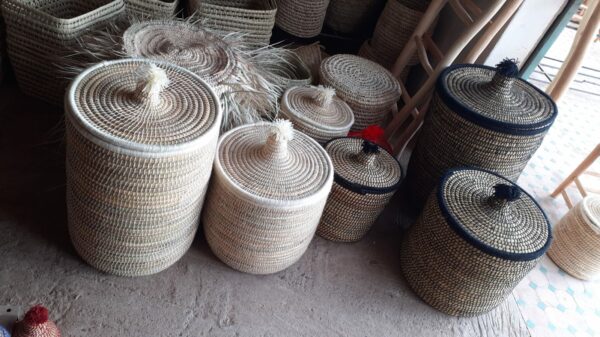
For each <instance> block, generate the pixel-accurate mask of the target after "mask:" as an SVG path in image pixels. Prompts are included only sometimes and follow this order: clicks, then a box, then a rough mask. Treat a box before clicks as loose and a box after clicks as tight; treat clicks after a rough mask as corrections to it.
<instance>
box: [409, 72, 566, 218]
mask: <svg viewBox="0 0 600 337" xmlns="http://www.w3.org/2000/svg"><path fill="white" fill-rule="evenodd" d="M517 75H518V68H517V66H516V64H514V63H513V62H511V61H504V62H502V63H501V64H499V65H498V68H496V69H495V68H491V67H486V66H480V65H455V66H451V67H448V68H447V69H445V70H444V71H443V72H442V74H441V75H440V77H439V78H438V81H437V84H436V90H435V94H434V97H433V101H432V103H431V105H430V108H429V109H430V110H429V113H428V114H427V116H426V119H425V122H424V124H423V127H422V130H421V133H420V136H419V139H418V141H417V144H416V147H415V149H414V152H413V154H412V157H411V159H410V162H409V166H408V172H407V173H408V176H407V184H408V190H409V191H410V193H411V195H412V196H413V200H414V201H415V202H416V204H417V205H419V206H420V205H423V203H424V202H425V200H426V199H427V197H428V195H429V193H431V191H432V190H433V189H434V188H435V186H436V185H437V183H438V181H439V178H440V177H441V176H442V174H443V173H444V172H445V171H446V170H447V169H449V168H452V167H458V166H474V167H480V168H484V169H488V170H491V171H494V172H497V173H499V174H501V175H502V176H504V177H506V178H508V179H510V180H513V181H516V180H517V179H518V177H519V175H520V174H521V172H522V171H523V169H524V168H525V166H526V165H527V162H528V161H529V159H530V158H531V156H532V155H533V154H534V153H535V151H536V150H537V149H538V147H539V146H540V144H541V143H542V140H543V139H544V136H545V135H546V133H547V131H548V129H549V128H550V127H551V126H552V123H553V122H554V119H555V118H556V115H557V109H556V105H555V104H554V102H553V101H552V99H551V98H550V97H549V96H548V95H546V94H545V93H543V92H542V91H540V90H539V89H538V88H536V87H535V86H533V85H531V84H530V83H528V82H526V81H523V80H521V79H519V78H517Z"/></svg>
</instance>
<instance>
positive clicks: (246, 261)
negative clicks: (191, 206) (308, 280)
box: [202, 120, 333, 274]
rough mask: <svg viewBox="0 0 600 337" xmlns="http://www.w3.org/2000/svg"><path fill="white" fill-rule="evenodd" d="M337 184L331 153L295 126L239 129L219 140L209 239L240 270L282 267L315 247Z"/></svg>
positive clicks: (205, 217)
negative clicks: (309, 246)
mask: <svg viewBox="0 0 600 337" xmlns="http://www.w3.org/2000/svg"><path fill="white" fill-rule="evenodd" d="M332 183H333V167H332V164H331V160H330V159H329V156H328V155H327V153H326V152H325V150H324V149H323V148H322V147H321V146H320V145H319V144H318V143H317V142H316V141H314V140H313V139H311V138H310V137H308V136H306V135H304V134H302V133H301V132H298V131H294V130H293V129H292V125H291V123H290V122H289V121H284V120H276V121H275V122H274V123H265V122H263V123H257V124H249V125H243V126H240V127H238V128H236V129H233V130H231V131H229V132H227V133H225V134H224V135H223V136H221V139H220V140H219V145H218V150H217V157H216V159H215V164H214V173H213V177H212V180H211V185H210V189H209V193H208V195H207V200H206V205H205V207H204V212H203V214H202V223H203V224H204V233H205V236H206V240H207V241H208V244H209V245H210V248H211V249H212V251H213V252H214V253H215V255H216V256H217V257H218V258H219V259H221V261H223V262H224V263H226V264H227V265H229V266H230V267H232V268H234V269H237V270H239V271H242V272H246V273H252V274H270V273H275V272H278V271H281V270H284V269H285V268H287V267H289V266H290V265H292V264H293V263H295V262H296V261H298V260H299V259H300V257H301V256H302V255H303V254H304V252H305V251H306V249H307V247H308V245H309V244H310V242H311V240H312V238H313V236H314V234H315V231H316V229H317V225H318V223H319V219H320V218H321V214H322V213H323V207H325V202H326V201H327V195H328V194H329V192H330V190H331V185H332Z"/></svg>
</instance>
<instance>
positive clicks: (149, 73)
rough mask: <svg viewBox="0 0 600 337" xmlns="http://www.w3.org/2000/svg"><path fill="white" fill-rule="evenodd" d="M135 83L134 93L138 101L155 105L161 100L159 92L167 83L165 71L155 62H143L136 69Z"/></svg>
mask: <svg viewBox="0 0 600 337" xmlns="http://www.w3.org/2000/svg"><path fill="white" fill-rule="evenodd" d="M136 75H137V78H138V80H137V83H136V87H135V91H134V95H135V96H136V97H137V98H138V99H139V101H140V102H146V103H147V104H148V105H149V106H150V107H157V106H158V105H160V102H161V93H162V91H163V90H165V89H166V88H167V87H168V86H169V84H170V81H169V78H168V77H167V73H166V72H165V71H164V70H163V69H161V68H159V67H158V66H156V65H155V64H143V65H141V66H139V67H138V68H137V70H136Z"/></svg>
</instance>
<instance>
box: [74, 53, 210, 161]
mask: <svg viewBox="0 0 600 337" xmlns="http://www.w3.org/2000/svg"><path fill="white" fill-rule="evenodd" d="M67 107H68V109H67V117H68V118H70V119H71V120H72V121H73V122H74V125H75V127H76V128H78V129H79V130H80V131H81V132H82V134H84V136H86V137H88V138H92V141H96V142H98V141H99V142H104V143H107V144H108V145H111V146H117V147H120V148H123V149H129V150H135V151H142V152H172V151H178V150H184V149H186V148H189V147H194V146H195V145H197V144H198V143H199V142H203V141H205V140H203V137H202V136H203V135H204V134H206V133H208V132H211V133H212V132H215V129H218V128H219V126H220V123H221V110H220V104H219V101H218V98H217V96H216V95H215V93H214V91H213V90H212V88H211V87H210V86H209V85H208V84H207V83H206V82H204V81H203V80H202V79H201V78H200V77H198V76H197V75H195V74H193V73H192V72H190V71H188V70H186V69H183V68H181V67H178V66H176V65H173V64H169V63H165V62H155V61H148V60H143V59H127V60H118V61H108V62H102V63H99V64H97V65H95V66H93V67H91V68H89V69H87V70H86V71H84V72H83V73H81V74H80V75H79V76H78V77H77V78H76V79H75V80H74V81H73V83H72V84H71V87H70V89H69V92H68V96H67Z"/></svg>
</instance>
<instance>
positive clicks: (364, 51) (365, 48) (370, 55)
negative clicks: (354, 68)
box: [357, 40, 411, 83]
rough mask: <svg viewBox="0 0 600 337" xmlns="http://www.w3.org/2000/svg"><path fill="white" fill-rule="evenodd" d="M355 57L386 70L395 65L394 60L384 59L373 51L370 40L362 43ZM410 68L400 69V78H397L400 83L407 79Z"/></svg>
mask: <svg viewBox="0 0 600 337" xmlns="http://www.w3.org/2000/svg"><path fill="white" fill-rule="evenodd" d="M357 55H358V56H360V57H362V58H365V59H367V60H370V61H373V62H375V63H378V64H380V65H381V66H382V67H384V68H386V69H388V70H391V69H392V67H393V66H394V64H395V63H396V59H395V58H394V59H385V58H384V57H382V54H381V53H378V52H377V51H375V49H373V47H372V46H371V40H365V42H363V44H362V45H361V46H360V49H359V50H358V54H357ZM410 68H411V67H410V66H409V67H405V68H404V69H402V72H400V76H399V77H398V78H399V80H400V81H401V82H402V83H406V79H407V78H408V74H409V73H410Z"/></svg>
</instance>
